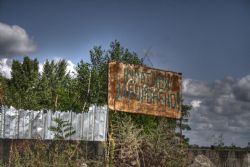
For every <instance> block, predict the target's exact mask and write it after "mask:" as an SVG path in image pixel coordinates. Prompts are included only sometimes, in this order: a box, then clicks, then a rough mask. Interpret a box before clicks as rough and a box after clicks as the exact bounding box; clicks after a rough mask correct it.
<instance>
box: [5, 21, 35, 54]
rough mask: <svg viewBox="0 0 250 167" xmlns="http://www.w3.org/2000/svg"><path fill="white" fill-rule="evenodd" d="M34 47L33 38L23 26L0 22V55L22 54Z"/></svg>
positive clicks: (31, 50)
mask: <svg viewBox="0 0 250 167" xmlns="http://www.w3.org/2000/svg"><path fill="white" fill-rule="evenodd" d="M35 49H36V46H35V44H34V42H33V40H32V39H31V38H30V37H29V35H28V34H27V32H26V31H25V30H24V29H23V28H21V27H19V26H17V25H13V26H10V25H7V24H4V23H1V22H0V56H2V57H3V56H4V57H6V56H12V55H17V54H21V55H23V54H27V53H30V52H33V51H35Z"/></svg>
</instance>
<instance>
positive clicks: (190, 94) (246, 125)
mask: <svg viewBox="0 0 250 167" xmlns="http://www.w3.org/2000/svg"><path fill="white" fill-rule="evenodd" d="M183 85H184V86H183V87H184V90H183V96H184V100H185V103H188V104H191V105H192V106H193V110H192V111H191V116H190V118H189V122H190V126H191V129H192V130H191V131H190V132H186V133H185V134H186V135H187V137H189V138H190V143H191V144H199V145H207V146H208V145H211V144H214V140H216V139H215V138H214V137H211V136H220V135H221V134H222V135H223V140H224V142H225V144H227V145H231V144H232V143H234V144H236V145H239V146H246V145H247V142H249V139H250V134H249V132H250V121H249V120H250V112H249V111H250V75H248V76H245V77H242V78H239V79H236V78H233V77H225V78H224V79H221V80H216V81H214V82H210V83H207V82H201V81H197V80H192V79H188V80H184V83H183ZM197 108H198V111H199V112H197V110H196V109H197Z"/></svg>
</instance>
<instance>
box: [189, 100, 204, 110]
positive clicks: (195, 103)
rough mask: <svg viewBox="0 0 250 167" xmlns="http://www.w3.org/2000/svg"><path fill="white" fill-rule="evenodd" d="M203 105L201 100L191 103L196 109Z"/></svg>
mask: <svg viewBox="0 0 250 167" xmlns="http://www.w3.org/2000/svg"><path fill="white" fill-rule="evenodd" d="M201 103H202V101H200V100H192V101H191V105H192V107H193V108H194V109H197V108H199V107H200V106H201Z"/></svg>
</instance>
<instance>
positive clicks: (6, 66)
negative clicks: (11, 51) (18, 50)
mask: <svg viewBox="0 0 250 167" xmlns="http://www.w3.org/2000/svg"><path fill="white" fill-rule="evenodd" d="M11 65H12V60H11V59H7V58H3V59H0V73H1V74H2V76H4V77H5V78H11Z"/></svg>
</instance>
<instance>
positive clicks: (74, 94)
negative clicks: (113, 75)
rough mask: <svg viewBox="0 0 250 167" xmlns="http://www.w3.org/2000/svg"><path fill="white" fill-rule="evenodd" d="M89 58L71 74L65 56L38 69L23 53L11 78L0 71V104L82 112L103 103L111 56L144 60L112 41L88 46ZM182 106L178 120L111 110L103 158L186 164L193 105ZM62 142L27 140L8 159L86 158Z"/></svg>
mask: <svg viewBox="0 0 250 167" xmlns="http://www.w3.org/2000/svg"><path fill="white" fill-rule="evenodd" d="M90 60H91V63H87V62H84V61H83V60H81V61H80V62H79V63H78V64H77V67H76V74H75V75H74V76H71V75H70V74H69V73H67V72H66V67H67V62H66V61H65V60H60V61H48V60H47V61H46V62H45V64H44V66H43V70H42V72H41V73H39V69H38V65H39V62H38V60H37V59H34V60H32V59H30V58H29V57H25V58H24V60H23V62H19V61H13V64H12V73H11V74H12V77H11V79H6V78H3V77H1V76H0V103H1V105H8V106H14V107H15V108H22V109H32V110H38V109H52V110H54V111H55V110H61V111H67V110H73V111H75V112H84V111H85V110H86V109H88V106H89V105H90V104H96V105H105V104H106V103H107V84H108V78H107V76H108V74H107V72H108V71H107V69H108V68H107V67H108V66H107V65H108V62H109V61H113V60H116V61H121V62H125V63H130V64H139V65H143V59H141V58H139V56H138V55H137V54H136V53H134V52H130V51H129V50H128V49H125V48H123V47H122V46H121V45H120V43H119V42H118V41H114V42H112V43H111V45H110V49H109V50H108V51H104V50H103V49H102V48H101V47H94V48H93V49H92V50H91V51H90ZM182 108H183V115H184V117H182V118H181V119H180V120H179V121H176V120H173V119H168V118H159V117H154V116H144V115H131V114H128V113H120V112H115V113H114V112H110V117H109V120H110V123H109V126H110V127H109V134H108V138H109V140H108V142H107V143H106V144H105V145H106V155H105V159H106V160H105V163H106V164H108V165H109V166H119V167H123V166H124V167H125V166H137V167H152V166H155V167H164V166H171V167H174V166H186V163H187V162H186V153H187V144H188V140H187V139H185V137H184V136H183V134H182V130H189V129H190V127H189V126H188V124H187V121H188V120H187V118H188V115H189V114H188V113H189V110H190V109H191V108H190V107H189V106H185V105H184V106H183V107H182ZM57 123H58V127H53V128H52V129H51V130H52V131H53V130H54V131H55V132H56V133H57V136H58V138H60V139H62V138H64V137H66V136H67V135H65V134H62V131H63V130H62V128H63V127H64V123H66V122H63V121H62V120H61V122H60V120H57ZM177 127H179V128H180V129H181V132H180V134H176V128H177ZM184 139H185V140H184ZM183 141H185V142H183ZM61 142H62V141H57V142H52V143H51V145H49V146H48V145H44V144H43V143H42V142H40V141H38V144H31V145H30V146H27V145H26V146H25V147H23V149H19V148H18V147H19V146H13V147H12V148H13V149H12V150H11V156H10V161H9V163H10V165H14V166H21V164H22V165H24V166H25V165H26V166H31V164H36V165H35V166H43V165H42V163H47V164H49V165H48V166H60V164H64V165H65V164H66V165H68V166H79V164H78V161H80V162H81V163H82V162H87V161H88V159H86V158H85V159H84V160H82V159H81V158H82V157H84V153H82V148H81V149H79V147H80V144H79V143H78V144H76V145H72V144H71V143H69V144H67V145H65V144H62V143H61ZM34 143H35V142H34ZM88 150H89V149H88ZM85 153H86V152H85ZM69 157H71V158H70V159H69ZM94 162H97V163H98V162H100V161H94ZM102 163H104V161H102ZM45 166H46V165H45ZM94 166H96V165H94Z"/></svg>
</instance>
